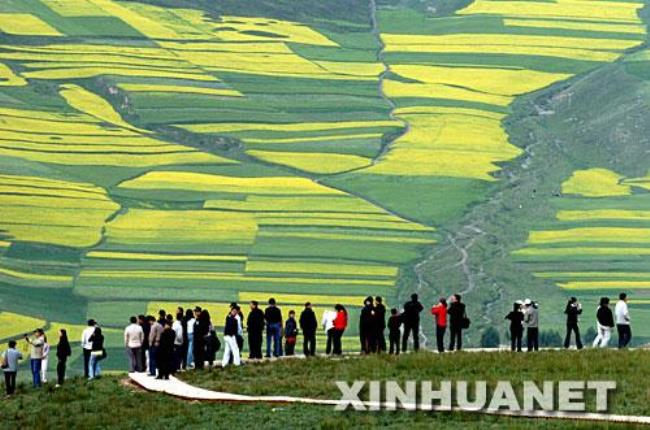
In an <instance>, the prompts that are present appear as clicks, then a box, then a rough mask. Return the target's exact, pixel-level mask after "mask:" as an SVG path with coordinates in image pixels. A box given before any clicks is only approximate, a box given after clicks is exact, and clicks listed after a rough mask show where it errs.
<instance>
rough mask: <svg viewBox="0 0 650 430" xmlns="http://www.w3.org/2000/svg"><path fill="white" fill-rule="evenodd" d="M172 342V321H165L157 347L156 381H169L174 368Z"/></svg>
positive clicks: (173, 332)
mask: <svg viewBox="0 0 650 430" xmlns="http://www.w3.org/2000/svg"><path fill="white" fill-rule="evenodd" d="M174 340H176V332H175V331H174V330H172V321H170V320H167V319H166V320H165V325H164V329H163V332H162V334H161V335H160V346H159V347H158V355H157V356H156V359H157V360H158V376H157V377H156V379H169V375H170V374H171V372H172V370H173V367H174V364H173V363H174Z"/></svg>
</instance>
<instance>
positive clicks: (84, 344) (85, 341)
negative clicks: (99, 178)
mask: <svg viewBox="0 0 650 430" xmlns="http://www.w3.org/2000/svg"><path fill="white" fill-rule="evenodd" d="M96 325H97V323H96V322H95V320H93V319H90V320H88V327H86V328H85V329H84V331H83V332H81V348H82V349H83V352H84V378H85V379H88V374H89V372H88V370H89V366H90V352H91V351H92V350H93V343H92V342H91V341H90V336H92V335H93V333H95V326H96Z"/></svg>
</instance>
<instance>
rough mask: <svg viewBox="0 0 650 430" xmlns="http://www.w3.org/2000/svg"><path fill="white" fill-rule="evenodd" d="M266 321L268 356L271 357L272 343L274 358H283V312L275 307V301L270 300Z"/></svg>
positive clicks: (265, 311) (265, 312)
mask: <svg viewBox="0 0 650 430" xmlns="http://www.w3.org/2000/svg"><path fill="white" fill-rule="evenodd" d="M264 320H265V321H266V356H267V357H270V356H271V343H273V356H274V357H280V356H282V312H281V311H280V309H279V308H278V307H277V306H276V305H275V299H274V298H272V297H271V298H270V299H269V306H268V307H267V308H266V309H265V310H264Z"/></svg>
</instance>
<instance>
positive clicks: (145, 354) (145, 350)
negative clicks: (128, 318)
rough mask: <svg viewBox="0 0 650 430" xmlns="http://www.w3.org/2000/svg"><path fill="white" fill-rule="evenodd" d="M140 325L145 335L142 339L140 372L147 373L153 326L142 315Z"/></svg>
mask: <svg viewBox="0 0 650 430" xmlns="http://www.w3.org/2000/svg"><path fill="white" fill-rule="evenodd" d="M138 325H139V326H140V328H141V329H142V333H143V335H144V337H143V338H142V347H141V348H140V358H139V360H140V372H146V371H147V369H149V331H150V330H151V325H150V324H149V321H147V318H146V317H145V316H144V315H142V314H140V315H138Z"/></svg>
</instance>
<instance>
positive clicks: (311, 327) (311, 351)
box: [300, 302, 318, 357]
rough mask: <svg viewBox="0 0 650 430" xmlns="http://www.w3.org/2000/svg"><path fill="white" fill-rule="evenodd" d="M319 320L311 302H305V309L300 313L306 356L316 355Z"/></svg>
mask: <svg viewBox="0 0 650 430" xmlns="http://www.w3.org/2000/svg"><path fill="white" fill-rule="evenodd" d="M317 328H318V321H317V320H316V314H314V310H313V309H312V308H311V303H309V302H307V303H305V309H304V310H303V311H302V312H301V313H300V330H302V337H303V343H302V351H303V353H304V354H305V356H306V357H309V356H314V355H316V329H317Z"/></svg>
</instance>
